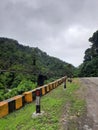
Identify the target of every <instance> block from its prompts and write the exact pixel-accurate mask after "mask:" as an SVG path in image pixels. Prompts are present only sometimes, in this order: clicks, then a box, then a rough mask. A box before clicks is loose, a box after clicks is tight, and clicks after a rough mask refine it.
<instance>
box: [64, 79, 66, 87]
mask: <svg viewBox="0 0 98 130" xmlns="http://www.w3.org/2000/svg"><path fill="white" fill-rule="evenodd" d="M65 88H66V78H65V79H64V89H65Z"/></svg>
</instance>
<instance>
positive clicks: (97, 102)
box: [80, 78, 98, 130]
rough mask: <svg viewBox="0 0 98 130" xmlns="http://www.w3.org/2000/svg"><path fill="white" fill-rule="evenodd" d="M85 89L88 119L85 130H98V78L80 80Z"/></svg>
mask: <svg viewBox="0 0 98 130" xmlns="http://www.w3.org/2000/svg"><path fill="white" fill-rule="evenodd" d="M80 81H81V84H82V85H81V87H82V86H84V87H85V88H86V89H85V92H84V93H85V100H86V103H87V119H85V124H84V126H83V130H98V78H80Z"/></svg>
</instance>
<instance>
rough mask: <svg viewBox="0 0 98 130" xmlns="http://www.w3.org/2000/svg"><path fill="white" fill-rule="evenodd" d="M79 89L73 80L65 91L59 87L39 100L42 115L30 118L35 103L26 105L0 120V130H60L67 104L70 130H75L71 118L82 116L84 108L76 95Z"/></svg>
mask: <svg viewBox="0 0 98 130" xmlns="http://www.w3.org/2000/svg"><path fill="white" fill-rule="evenodd" d="M79 87H80V85H79V81H78V79H74V81H73V83H67V88H66V89H64V88H63V85H61V86H59V87H58V88H56V89H54V90H53V91H51V92H50V93H48V94H46V95H45V96H43V97H42V98H41V110H42V111H44V114H43V115H41V116H38V117H33V118H32V114H33V113H34V112H35V102H33V103H30V104H27V105H25V106H24V107H23V108H21V109H20V110H18V111H15V112H13V113H11V114H9V115H8V116H6V117H4V118H1V119H0V130H61V129H62V122H60V120H61V117H62V114H63V112H64V108H65V106H66V104H67V103H69V104H70V105H69V108H68V110H67V112H68V115H69V116H68V120H69V124H70V130H77V129H76V127H77V126H76V122H74V118H73V117H80V116H82V114H83V112H84V108H85V101H84V100H82V99H80V98H79V96H78V94H77V93H76V91H77V90H79ZM72 127H73V129H71V128H72Z"/></svg>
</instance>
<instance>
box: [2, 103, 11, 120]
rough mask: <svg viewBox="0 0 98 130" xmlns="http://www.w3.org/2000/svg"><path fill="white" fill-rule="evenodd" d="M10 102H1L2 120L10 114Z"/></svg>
mask: <svg viewBox="0 0 98 130" xmlns="http://www.w3.org/2000/svg"><path fill="white" fill-rule="evenodd" d="M8 113H9V112H8V102H5V101H3V102H0V118H1V117H4V116H6V115H7V114H8Z"/></svg>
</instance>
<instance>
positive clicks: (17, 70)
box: [0, 38, 75, 100]
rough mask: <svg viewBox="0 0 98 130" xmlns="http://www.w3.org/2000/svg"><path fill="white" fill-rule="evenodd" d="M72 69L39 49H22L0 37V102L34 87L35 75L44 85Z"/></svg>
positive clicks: (10, 40) (35, 84) (25, 47)
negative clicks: (41, 77) (41, 79)
mask: <svg viewBox="0 0 98 130" xmlns="http://www.w3.org/2000/svg"><path fill="white" fill-rule="evenodd" d="M74 70H75V68H74V67H73V66H72V65H71V64H68V63H65V62H63V61H61V60H60V59H58V58H55V57H51V56H49V55H47V53H45V52H43V51H41V50H40V49H39V48H33V47H32V48H31V47H29V46H23V45H20V44H19V43H18V41H16V40H13V39H8V38H0V100H4V99H6V98H9V97H12V96H14V95H17V94H21V93H23V92H24V91H28V90H31V89H33V88H35V87H37V78H38V75H39V74H41V75H44V76H46V77H47V80H45V82H46V83H47V82H49V81H52V80H54V79H57V78H59V77H62V76H64V75H68V76H72V75H73V72H74Z"/></svg>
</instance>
